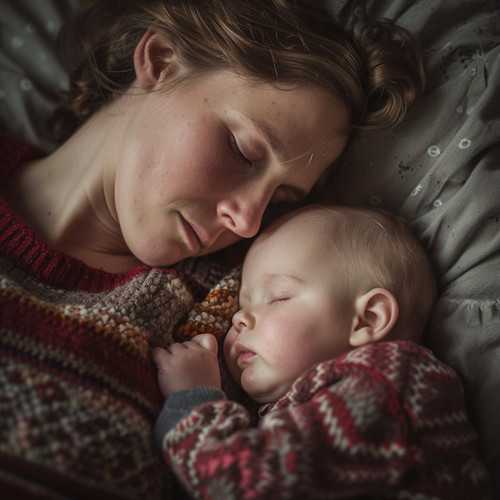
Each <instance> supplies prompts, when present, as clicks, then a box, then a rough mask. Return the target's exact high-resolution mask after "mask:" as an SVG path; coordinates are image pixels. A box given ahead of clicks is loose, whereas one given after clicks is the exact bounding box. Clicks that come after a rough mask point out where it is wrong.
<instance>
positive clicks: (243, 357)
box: [234, 342, 255, 368]
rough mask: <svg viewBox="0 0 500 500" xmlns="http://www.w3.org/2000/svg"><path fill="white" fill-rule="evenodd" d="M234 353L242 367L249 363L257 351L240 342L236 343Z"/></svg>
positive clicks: (237, 362)
mask: <svg viewBox="0 0 500 500" xmlns="http://www.w3.org/2000/svg"><path fill="white" fill-rule="evenodd" d="M234 354H235V358H236V364H237V365H238V366H239V367H240V368H241V367H242V365H246V364H248V363H249V362H250V361H251V360H252V358H253V357H254V356H255V353H254V352H252V351H249V350H248V349H247V348H246V347H245V346H244V345H243V344H240V343H239V342H238V343H236V344H235V345H234Z"/></svg>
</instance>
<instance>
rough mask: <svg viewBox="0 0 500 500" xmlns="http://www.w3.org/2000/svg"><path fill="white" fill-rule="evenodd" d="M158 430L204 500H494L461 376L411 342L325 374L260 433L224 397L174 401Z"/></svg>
mask: <svg viewBox="0 0 500 500" xmlns="http://www.w3.org/2000/svg"><path fill="white" fill-rule="evenodd" d="M204 400H205V401H204ZM172 415H173V417H172ZM156 432H157V435H158V437H159V438H160V443H161V444H162V447H163V450H164V453H165V457H166V460H167V461H168V463H169V464H171V466H172V468H173V470H174V471H175V473H176V474H177V475H178V477H179V478H180V480H181V481H182V482H183V483H184V485H185V487H186V489H188V490H189V491H190V492H191V494H192V496H193V497H195V498H205V499H212V498H223V499H227V500H233V499H234V500H241V499H273V500H275V499H280V498H283V499H284V498H287V499H301V500H304V499H306V498H307V499H309V498H310V499H329V498H332V499H333V498H413V499H419V500H426V499H429V500H430V499H446V500H450V499H475V500H478V499H483V498H489V489H488V476H487V472H486V470H485V468H484V466H483V464H482V463H481V462H480V461H479V459H478V458H477V455H476V451H475V447H474V446H475V437H476V436H475V431H474V430H473V428H472V427H471V425H470V424H469V422H468V420H467V415H466V412H465V407H464V400H463V393H462V387H461V383H460V381H459V379H458V377H457V375H456V374H455V372H454V371H453V370H452V369H451V368H448V367H447V366H445V365H443V364H442V363H440V362H439V361H438V360H437V359H436V358H435V357H434V356H433V355H432V353H431V352H430V351H428V350H427V349H425V348H423V347H421V346H418V345H416V344H414V343H411V342H407V341H398V342H381V343H377V344H371V345H368V346H365V347H360V348H358V349H355V350H353V351H351V352H349V353H347V354H345V355H343V356H341V357H339V358H337V359H335V360H332V361H328V362H324V363H321V364H319V365H317V366H316V367H314V368H313V369H311V370H310V371H309V372H307V373H305V374H304V375H303V376H302V377H300V378H299V379H298V380H297V381H296V383H295V384H294V385H293V387H292V388H291V390H290V391H289V392H288V394H286V395H285V396H284V397H283V398H282V399H281V400H279V401H278V402H276V403H274V404H272V405H270V406H268V407H267V408H264V412H263V416H262V418H261V420H260V421H259V423H258V426H252V425H251V418H250V415H249V413H248V412H247V411H246V410H245V408H244V407H243V406H241V405H240V404H238V403H235V402H233V401H230V400H228V399H225V398H224V394H223V393H220V391H217V390H215V389H213V390H208V389H196V390H194V391H183V392H181V393H177V394H174V395H173V396H171V397H170V398H169V399H168V400H167V402H166V403H165V406H164V408H163V411H162V414H161V416H160V418H159V420H158V423H157V429H156Z"/></svg>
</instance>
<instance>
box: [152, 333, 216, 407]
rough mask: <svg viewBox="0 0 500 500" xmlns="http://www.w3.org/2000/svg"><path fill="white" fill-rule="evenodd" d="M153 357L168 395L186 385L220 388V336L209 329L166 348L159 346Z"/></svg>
mask: <svg viewBox="0 0 500 500" xmlns="http://www.w3.org/2000/svg"><path fill="white" fill-rule="evenodd" d="M153 359H154V361H155V363H156V365H157V366H158V383H159V385H160V390H161V392H162V394H163V396H164V397H166V398H168V397H169V396H171V395H172V394H173V393H174V392H179V391H183V390H185V389H196V388H198V387H217V388H218V389H220V388H221V381H220V371H219V362H218V361H217V340H216V338H215V337H214V336H213V335H211V334H209V333H204V334H200V335H197V336H196V337H193V340H189V341H187V342H182V343H175V344H172V345H171V346H169V347H168V348H167V349H161V348H159V347H156V348H155V349H153Z"/></svg>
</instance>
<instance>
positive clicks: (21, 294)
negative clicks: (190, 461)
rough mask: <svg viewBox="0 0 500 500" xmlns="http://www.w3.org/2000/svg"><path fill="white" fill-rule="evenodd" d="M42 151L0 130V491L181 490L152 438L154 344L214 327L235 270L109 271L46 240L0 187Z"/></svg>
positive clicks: (230, 299) (156, 399)
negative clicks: (17, 212) (17, 211)
mask: <svg viewBox="0 0 500 500" xmlns="http://www.w3.org/2000/svg"><path fill="white" fill-rule="evenodd" d="M42 154H43V152H42V151H40V150H39V149H37V148H34V147H33V146H30V145H28V144H26V143H23V142H21V141H19V140H15V139H13V138H10V137H7V136H5V135H0V190H1V191H0V492H2V497H3V498H23V499H26V498H32V497H33V498H35V497H36V498H40V497H41V498H61V497H64V498H67V497H71V498H80V497H81V498H101V497H104V496H105V497H106V498H107V499H111V498H142V499H148V500H150V499H156V498H179V496H180V493H179V492H177V490H176V487H177V486H176V484H175V482H174V481H173V476H171V475H170V472H169V470H168V468H167V467H166V466H165V464H164V463H163V461H162V458H161V454H160V453H159V452H158V449H157V448H156V447H155V445H154V440H153V425H154V421H155V418H156V416H157V414H158V412H159V411H160V408H161V404H162V398H161V395H160V393H159V389H158V386H157V380H156V370H155V367H154V363H153V362H152V360H151V356H150V346H151V345H157V346H166V345H168V344H169V343H170V342H171V341H172V339H173V338H175V339H176V340H183V339H184V338H186V337H188V336H190V335H192V333H193V332H197V331H199V330H201V331H207V332H212V333H215V334H217V335H219V336H220V335H221V334H222V333H223V332H225V331H226V330H227V328H228V325H229V321H230V318H231V315H232V314H233V313H234V310H235V307H236V305H237V299H236V294H237V281H235V280H234V279H233V275H231V274H228V275H227V276H226V273H227V270H226V269H222V268H221V267H220V266H216V265H214V264H210V263H209V261H205V260H198V261H194V260H193V261H187V262H185V263H183V264H182V265H179V266H176V267H172V268H169V269H158V268H151V267H148V266H143V265H141V266H137V267H136V268H134V269H132V270H130V271H129V272H126V273H122V274H111V273H106V272H103V271H101V270H97V269H93V268H90V267H88V266H86V265H85V264H84V263H82V262H81V261H78V260H76V259H73V258H71V257H69V256H67V255H64V254H62V253H60V252H57V251H55V250H53V249H51V248H49V247H48V246H47V245H46V244H45V243H44V242H43V241H42V240H41V239H40V238H39V237H38V236H37V235H36V234H35V233H34V232H33V231H32V230H31V229H30V228H29V227H27V226H26V225H25V224H23V222H22V221H21V220H19V219H18V218H17V217H16V216H15V215H14V214H13V213H12V212H11V210H10V209H9V207H8V205H7V203H6V201H5V199H4V197H3V185H4V182H5V178H6V175H7V173H8V171H9V170H10V169H12V168H16V166H17V165H18V164H19V163H20V162H22V161H23V160H27V159H30V158H35V157H39V156H40V155H42ZM188 315H189V321H188V322H186V323H183V320H186V318H188Z"/></svg>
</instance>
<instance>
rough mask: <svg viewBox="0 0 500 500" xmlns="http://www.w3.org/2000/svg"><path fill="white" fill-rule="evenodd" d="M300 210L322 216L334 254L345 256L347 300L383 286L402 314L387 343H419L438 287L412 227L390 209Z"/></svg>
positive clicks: (424, 252)
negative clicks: (389, 341) (408, 341)
mask: <svg viewBox="0 0 500 500" xmlns="http://www.w3.org/2000/svg"><path fill="white" fill-rule="evenodd" d="M299 210H300V211H303V212H305V213H307V212H311V214H312V215H313V216H314V217H321V223H322V224H324V226H323V227H324V232H325V235H326V238H327V240H328V241H329V242H330V243H331V248H332V251H334V252H336V254H337V255H338V256H340V258H341V261H342V266H341V273H342V276H341V279H342V281H343V283H344V285H345V287H346V294H347V296H348V297H350V298H352V299H354V298H356V297H358V296H360V295H363V294H364V293H366V292H368V291H370V290H372V289H373V288H379V287H380V288H385V289H386V290H388V291H389V292H391V293H392V294H393V295H394V297H395V299H396V300H397V302H398V306H399V316H398V319H397V321H396V324H395V325H394V328H393V329H392V331H391V332H390V334H389V336H387V337H386V338H385V340H391V339H392V340H394V339H407V340H414V341H420V340H421V337H422V335H423V332H424V329H425V325H426V323H427V321H428V318H429V315H430V313H431V310H432V307H433V305H434V302H435V300H436V296H437V285H436V279H435V276H434V272H433V267H432V263H431V260H430V258H429V256H428V255H427V252H426V251H425V250H424V248H423V247H422V245H421V244H420V243H419V241H418V240H417V239H416V237H415V236H414V234H413V232H412V230H411V227H410V225H409V223H408V222H407V221H406V220H404V219H402V218H400V217H397V216H395V215H394V214H391V213H389V212H387V211H384V210H378V209H369V208H362V207H343V206H342V207H339V206H329V205H313V206H309V207H304V208H302V209H299ZM295 213H297V212H295Z"/></svg>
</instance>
